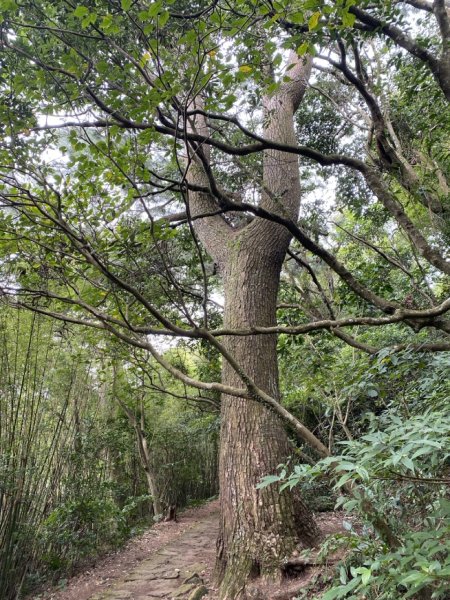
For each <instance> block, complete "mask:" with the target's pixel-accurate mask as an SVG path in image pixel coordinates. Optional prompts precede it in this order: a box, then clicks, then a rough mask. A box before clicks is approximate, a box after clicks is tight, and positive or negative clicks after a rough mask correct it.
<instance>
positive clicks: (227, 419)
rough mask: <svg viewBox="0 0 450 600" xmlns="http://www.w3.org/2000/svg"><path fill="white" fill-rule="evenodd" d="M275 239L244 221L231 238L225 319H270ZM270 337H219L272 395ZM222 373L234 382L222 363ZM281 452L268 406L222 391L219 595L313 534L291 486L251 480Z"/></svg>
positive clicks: (274, 376) (241, 593) (235, 322)
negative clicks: (285, 488) (261, 485)
mask: <svg viewBox="0 0 450 600" xmlns="http://www.w3.org/2000/svg"><path fill="white" fill-rule="evenodd" d="M280 233H281V232H280ZM255 234H256V236H257V237H256V236H255ZM279 241H280V240H279V238H277V236H274V235H272V236H271V239H270V240H264V239H261V238H260V236H259V232H258V231H257V228H255V227H254V228H252V227H247V228H246V229H244V230H243V231H242V232H241V234H240V235H238V236H237V237H236V239H235V240H234V241H233V242H232V243H231V248H230V250H229V257H228V261H227V262H228V264H227V269H226V272H225V274H224V280H225V281H224V282H225V316H224V319H225V323H224V324H225V327H232V328H241V327H251V326H254V325H261V326H270V325H274V324H275V323H276V301H277V293H278V284H279V275H280V271H281V264H282V261H283V258H284V251H283V246H284V244H279ZM280 246H281V248H280ZM276 343H277V340H276V336H252V337H246V338H239V337H230V338H229V339H227V341H226V345H227V349H228V350H229V351H231V353H232V354H233V356H234V358H235V359H236V360H237V361H238V363H239V365H240V366H241V367H242V368H243V369H244V370H245V372H246V373H247V374H248V375H249V376H250V377H251V378H252V379H253V380H254V381H255V382H257V384H258V386H259V387H260V388H262V389H263V390H264V391H266V392H267V393H269V394H270V395H271V396H273V397H274V398H278V397H279V386H278V365H277V355H276ZM223 381H224V383H226V384H227V385H235V386H241V385H242V382H241V381H240V380H239V376H238V375H237V374H236V373H235V372H234V371H233V370H232V369H231V368H230V367H229V365H227V364H225V365H224V368H223ZM288 455H289V443H288V438H287V435H286V432H285V429H284V426H283V424H282V422H281V421H280V419H279V417H278V416H277V415H276V414H274V413H273V412H272V411H270V410H269V409H267V408H265V407H264V406H263V405H262V404H261V403H258V402H253V401H249V400H244V399H242V398H235V397H232V396H224V397H223V398H222V428H221V440H220V466H219V481H220V502H221V533H220V537H219V540H218V557H217V575H218V578H219V580H221V598H222V599H223V600H225V599H227V600H228V599H229V600H231V599H233V600H234V599H235V598H240V597H245V584H246V582H247V581H248V580H249V579H251V578H252V577H256V576H258V575H262V576H268V577H270V578H274V577H276V576H277V574H279V573H280V572H281V571H280V567H281V566H282V563H283V560H284V559H285V558H287V557H288V556H289V555H290V553H291V552H292V550H293V549H294V546H295V545H296V544H297V543H298V542H299V540H300V541H302V542H303V543H304V544H305V545H311V544H312V543H313V542H314V541H315V540H316V539H317V528H316V525H315V523H314V520H313V518H312V515H311V513H310V511H309V510H308V509H307V507H306V506H305V505H304V504H303V502H302V500H301V498H300V496H299V495H298V494H296V493H293V492H288V491H285V492H283V493H281V494H280V493H279V491H278V488H277V486H269V487H267V488H264V489H262V490H258V489H257V488H256V485H257V483H258V482H259V481H260V479H261V478H262V477H263V476H265V475H268V474H271V473H275V472H276V471H277V466H278V465H279V464H280V463H283V462H285V461H286V458H287V457H288Z"/></svg>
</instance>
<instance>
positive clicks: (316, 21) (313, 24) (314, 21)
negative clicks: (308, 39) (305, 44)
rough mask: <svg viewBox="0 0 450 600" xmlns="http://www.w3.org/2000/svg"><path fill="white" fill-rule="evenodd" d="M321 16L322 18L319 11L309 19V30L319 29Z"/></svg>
mask: <svg viewBox="0 0 450 600" xmlns="http://www.w3.org/2000/svg"><path fill="white" fill-rule="evenodd" d="M320 16H321V13H320V12H319V11H317V12H315V13H313V14H312V15H311V16H310V17H309V21H308V28H309V30H310V31H311V30H312V29H315V28H316V27H317V25H318V24H319V19H320Z"/></svg>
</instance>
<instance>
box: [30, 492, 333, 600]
mask: <svg viewBox="0 0 450 600" xmlns="http://www.w3.org/2000/svg"><path fill="white" fill-rule="evenodd" d="M316 518H317V521H318V524H319V527H320V529H321V530H322V533H323V534H324V535H327V534H330V533H336V532H339V531H342V514H339V513H332V512H330V513H321V514H319V515H316ZM218 528H219V506H218V501H214V502H210V503H208V504H205V505H204V506H202V507H199V508H195V509H189V510H186V511H185V512H183V513H181V515H180V518H179V522H177V523H174V522H169V523H159V524H157V525H155V526H154V527H152V528H151V529H149V530H148V531H147V532H146V533H144V534H143V535H142V536H140V537H138V538H133V539H132V540H130V541H129V542H128V544H127V545H126V546H125V548H122V549H120V550H119V551H117V552H116V553H114V554H110V555H108V556H106V557H105V558H103V559H101V560H99V561H98V562H97V564H95V565H94V566H93V567H92V568H91V569H88V570H84V571H83V572H81V573H80V574H79V575H77V576H76V577H73V578H72V579H70V580H69V582H68V585H67V586H66V587H65V589H64V590H59V591H55V589H49V590H47V591H45V592H44V593H41V594H39V595H38V596H33V599H35V600H38V599H39V600H157V599H165V600H200V598H203V600H215V599H216V598H217V596H216V591H215V590H214V587H213V585H212V570H213V566H214V560H215V551H216V538H217V534H218ZM337 558H338V557H335V558H334V559H331V560H330V561H329V564H328V565H327V564H323V563H321V564H320V565H319V564H318V563H314V562H311V563H306V564H305V565H304V566H302V567H301V568H300V571H299V572H296V575H295V577H293V578H292V579H289V578H287V579H284V580H283V581H279V582H278V583H276V582H272V583H270V582H262V584H261V582H260V581H256V582H255V585H256V587H255V591H256V589H258V594H257V595H256V596H255V597H258V598H265V599H266V600H274V599H275V598H276V599H277V600H287V599H291V598H295V597H296V596H297V595H298V592H299V590H300V588H306V587H307V586H309V585H310V584H311V583H312V582H313V580H314V578H315V577H316V576H317V575H318V574H319V573H322V574H323V573H326V572H327V571H328V572H329V569H331V570H332V569H333V568H334V564H335V562H336V559H337ZM252 597H253V596H252Z"/></svg>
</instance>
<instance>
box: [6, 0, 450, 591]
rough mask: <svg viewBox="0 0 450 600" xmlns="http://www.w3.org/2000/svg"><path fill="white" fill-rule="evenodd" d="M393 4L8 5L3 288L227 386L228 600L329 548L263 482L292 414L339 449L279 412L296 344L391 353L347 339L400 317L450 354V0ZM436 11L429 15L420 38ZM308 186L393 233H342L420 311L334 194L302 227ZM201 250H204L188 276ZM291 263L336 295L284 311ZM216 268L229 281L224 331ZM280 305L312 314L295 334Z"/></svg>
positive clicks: (300, 507) (222, 556) (303, 296)
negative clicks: (189, 343) (283, 348)
mask: <svg viewBox="0 0 450 600" xmlns="http://www.w3.org/2000/svg"><path fill="white" fill-rule="evenodd" d="M168 4H169V3H168ZM378 4H379V6H378V5H373V4H371V3H369V2H366V1H361V2H344V1H342V2H326V1H323V0H312V1H311V0H305V1H303V0H299V1H298V2H297V3H292V2H277V3H272V2H270V1H269V2H248V1H244V0H242V1H236V2H233V3H231V4H229V3H226V2H224V3H222V2H217V1H214V2H212V3H210V4H207V3H203V2H199V3H198V4H196V5H195V7H192V6H189V7H186V6H184V4H183V3H182V2H174V3H170V4H169V6H170V8H167V6H166V5H165V4H164V3H163V2H161V1H157V2H152V3H150V4H149V3H146V2H141V1H139V0H137V1H135V2H132V1H131V0H122V1H121V2H104V1H102V0H90V1H89V2H88V1H86V2H85V4H83V5H79V4H75V3H71V2H66V1H64V2H63V1H61V2H56V3H55V2H46V1H45V0H35V1H24V2H23V3H17V4H16V2H14V0H5V1H4V2H2V3H1V4H0V7H1V8H2V11H3V24H2V37H1V43H2V50H3V53H2V61H3V66H4V69H3V73H2V78H1V80H0V83H1V93H2V105H1V110H2V114H3V115H4V119H3V122H4V124H3V135H4V137H3V141H2V179H3V188H2V192H1V193H2V199H3V203H4V206H5V207H6V209H7V210H5V212H4V213H3V216H2V219H3V225H2V230H3V231H4V232H5V235H4V242H5V246H4V252H3V261H4V265H5V271H6V267H7V266H8V265H10V270H9V272H8V275H9V278H10V279H9V281H7V280H6V275H5V277H4V280H3V289H4V293H5V295H8V296H10V297H11V298H12V300H13V302H14V303H15V304H16V306H19V307H25V308H30V309H32V310H35V311H39V312H43V313H45V314H49V315H52V316H54V317H55V318H59V319H65V320H69V321H71V322H74V323H83V324H87V325H89V326H91V327H96V328H99V329H105V330H107V331H110V332H112V333H114V334H115V335H116V336H118V337H119V338H120V339H122V340H125V341H127V342H128V343H130V344H132V345H134V346H137V347H140V348H143V349H145V350H146V351H148V352H149V353H150V354H151V356H152V357H153V358H154V359H155V360H157V361H158V362H159V363H160V364H161V365H162V366H163V367H164V368H166V369H167V370H168V371H169V372H170V373H171V374H172V375H174V376H176V377H178V378H179V379H181V380H182V381H183V382H184V383H185V384H187V385H190V386H193V387H196V388H197V389H200V390H207V391H211V390H213V391H216V392H220V393H221V394H222V433H221V449H220V462H221V465H220V483H221V506H222V522H221V534H220V539H219V545H218V576H219V578H220V580H221V583H222V585H221V595H222V597H223V598H238V597H240V596H243V595H244V594H245V584H246V582H247V580H248V579H249V578H251V577H254V576H256V575H258V574H262V575H268V576H274V575H275V574H276V573H279V572H280V570H282V566H283V562H284V561H285V559H287V558H288V557H289V554H290V552H291V550H292V549H293V547H294V545H295V544H296V543H297V542H298V541H301V542H302V543H304V544H311V543H313V542H314V541H315V540H316V539H317V536H318V533H317V529H316V527H315V525H314V522H313V520H312V517H311V515H310V514H309V512H308V509H307V507H306V506H304V504H303V503H302V501H301V499H300V498H299V497H298V496H295V495H288V494H287V493H286V492H285V493H284V494H279V493H278V492H277V491H276V490H275V489H272V488H265V489H262V490H258V489H257V488H256V484H257V482H258V481H259V479H260V478H261V476H263V475H264V474H267V473H269V472H272V471H273V470H274V469H275V468H276V467H277V465H278V464H279V463H281V462H283V461H284V460H285V459H286V457H287V455H288V454H289V447H288V439H287V436H286V433H285V431H284V427H283V424H282V421H281V419H282V418H284V419H285V420H286V421H288V422H289V423H290V424H291V425H293V426H294V428H295V430H296V431H297V433H298V434H299V435H300V436H301V437H302V438H303V440H304V441H306V442H307V443H309V444H310V445H311V446H312V447H313V448H314V449H315V450H316V451H317V452H318V453H319V454H321V455H326V454H327V452H328V450H327V448H326V447H325V445H324V444H323V442H322V441H321V440H320V439H318V437H316V436H314V435H313V433H312V432H310V431H309V430H307V429H306V428H305V427H304V426H303V425H302V424H301V423H300V422H298V420H296V419H295V418H294V417H293V416H292V415H291V414H290V413H289V412H288V411H286V409H285V408H284V407H283V405H282V403H281V402H280V393H279V383H278V371H277V356H276V352H277V334H279V333H285V334H288V335H298V334H302V333H306V332H309V331H314V330H325V331H331V332H332V333H333V334H334V335H336V336H337V337H339V338H341V339H342V340H344V341H345V342H346V343H349V344H351V345H353V346H355V347H357V348H360V349H363V350H364V351H366V352H369V353H375V352H377V350H378V348H376V347H373V346H369V345H367V343H364V341H363V340H361V339H357V338H356V337H355V336H354V335H352V334H349V333H348V331H346V330H345V329H346V328H349V327H353V326H374V327H376V326H384V325H394V324H402V325H403V326H406V328H409V330H410V333H408V334H407V335H406V337H405V340H406V341H405V342H404V343H407V344H409V345H412V347H420V348H421V349H422V350H423V349H425V350H430V351H431V350H439V349H448V348H449V343H448V338H446V336H447V335H448V333H449V331H450V325H449V322H448V321H447V320H446V319H445V317H444V315H445V313H446V311H447V310H448V309H449V307H450V303H449V301H448V300H446V297H445V290H446V287H445V286H446V285H447V284H446V283H444V279H443V275H442V274H448V273H449V272H450V265H449V262H448V261H447V260H446V256H445V252H444V253H443V252H442V250H441V247H440V246H442V244H444V243H445V242H446V240H447V241H448V234H449V231H448V212H449V204H448V171H447V169H448V154H447V153H446V150H445V126H446V114H447V115H448V112H447V113H446V111H447V110H448V108H447V104H446V99H445V97H446V95H448V73H447V71H448V37H449V16H448V7H447V3H446V2H444V1H443V0H442V1H435V2H433V3H431V2H427V1H426V0H424V1H423V2H422V1H420V2H418V1H414V2H382V3H378ZM417 15H419V16H421V17H422V19H423V23H422V24H419V25H415V26H413V25H412V22H413V20H414V18H415V16H417ZM386 40H388V41H389V44H390V47H387V46H386V43H385V42H386ZM311 57H314V58H313V59H312V58H311ZM394 65H395V66H396V67H397V68H398V74H397V76H396V80H395V81H393V82H390V81H388V80H387V79H386V77H385V72H386V69H389V68H393V66H394ZM311 68H313V75H312V76H310V70H311ZM308 81H309V83H308ZM308 86H309V87H310V90H309V92H308V96H306V98H305V99H304V100H303V102H302V98H303V96H304V93H305V90H306V89H307V87H308ZM415 89H420V90H421V91H422V93H421V95H419V96H418V98H417V99H416V102H417V103H418V107H417V109H416V110H411V107H410V102H411V99H412V97H413V93H414V90H415ZM430 98H432V99H433V103H434V104H433V107H432V109H430V108H428V107H425V105H426V104H427V103H429V101H430ZM420 103H423V105H422V109H421V108H420ZM430 119H433V120H437V122H438V123H440V124H441V128H440V129H439V130H438V131H434V130H432V131H430ZM315 126H316V127H315ZM427 127H428V128H427ZM324 131H326V132H327V135H324V133H323V132H324ZM300 136H301V137H302V138H303V139H302V140H301V141H302V142H306V143H303V144H300V143H299V137H300ZM430 141H431V143H429V142H430ZM299 156H300V157H303V159H304V166H301V165H300V166H299V162H298V157H299ZM327 169H328V170H327ZM311 171H314V173H315V176H314V178H311ZM301 172H302V173H303V176H304V178H305V179H307V180H308V183H309V184H311V181H313V183H314V185H315V186H316V187H320V189H321V193H322V194H323V195H324V196H330V195H336V197H337V199H338V200H339V202H341V203H345V204H346V206H347V209H348V210H352V211H353V212H354V213H357V212H358V211H359V214H360V215H364V216H365V218H366V219H369V220H371V222H372V224H377V226H378V227H379V229H381V230H383V231H384V233H385V234H390V235H391V238H392V240H393V243H392V247H391V248H388V249H386V247H385V242H384V241H383V242H380V239H381V238H382V236H378V237H377V236H376V235H374V234H373V231H374V228H373V227H372V228H369V229H366V230H365V231H363V232H361V231H359V230H358V228H357V227H356V226H355V227H354V228H353V231H347V230H346V234H347V235H349V236H351V237H352V239H353V240H357V241H358V243H359V244H361V245H362V246H363V247H364V248H365V251H366V250H367V248H369V249H370V252H372V253H374V254H375V255H376V256H377V258H379V257H381V259H382V260H383V261H384V262H385V263H386V264H387V265H388V266H389V269H391V270H392V269H394V270H396V271H399V272H400V273H401V276H402V277H403V279H404V280H406V281H408V282H410V284H411V290H412V292H413V293H412V296H411V294H406V296H399V295H398V294H397V293H396V291H395V290H393V289H392V287H391V288H390V289H389V288H388V287H387V286H386V285H383V284H385V281H384V279H385V278H384V277H383V276H382V277H379V276H378V275H377V274H373V273H366V272H365V271H364V260H359V261H358V260H357V259H356V260H355V259H354V258H353V259H352V258H349V257H348V256H345V253H344V254H343V253H342V251H340V244H339V241H338V240H337V242H336V243H335V242H334V240H332V239H329V238H328V236H327V232H326V231H325V232H323V231H322V229H323V227H322V225H324V226H325V227H328V224H326V219H325V215H326V213H327V211H328V210H329V206H328V204H329V202H322V206H321V207H320V208H319V210H316V211H315V212H314V211H313V212H314V214H312V215H311V214H308V211H307V210H305V211H303V214H302V215H301V219H300V220H299V207H300V197H301V190H300V173H301ZM330 174H332V175H333V176H334V180H332V184H328V185H325V184H324V183H322V184H321V183H320V182H321V181H322V182H323V180H324V179H325V178H326V177H328V176H329V175H330ZM308 210H309V209H308ZM133 214H134V217H133ZM144 217H145V218H146V220H144ZM310 217H311V218H310ZM177 232H178V233H177ZM393 232H395V234H396V235H397V234H398V235H403V236H404V237H405V238H406V242H405V240H402V245H401V247H402V248H404V246H405V244H406V246H407V247H408V250H407V252H406V254H405V253H403V254H402V253H400V252H398V247H397V246H396V245H395V240H394V237H395V236H394V233H393ZM188 238H189V239H190V240H191V242H189V241H188ZM292 239H294V240H295V245H292V247H291V249H289V245H290V243H291V240H292ZM192 244H193V246H192ZM192 247H194V248H195V249H196V252H197V254H196V257H197V258H196V260H195V261H189V264H188V265H184V264H183V257H182V256H181V253H182V252H183V250H186V251H189V252H192ZM402 252H403V251H402ZM286 253H288V255H289V260H290V261H291V263H290V264H292V262H295V264H296V265H297V268H301V269H303V270H304V272H305V273H308V276H309V277H310V279H311V282H312V285H313V288H314V293H315V294H316V296H317V299H313V300H311V293H310V292H309V291H306V292H305V288H304V287H303V288H302V287H300V288H299V286H298V278H297V275H296V273H295V272H294V273H293V271H292V268H289V269H287V271H286V273H287V279H289V280H290V281H291V282H293V284H294V285H293V288H292V289H293V290H294V292H295V293H296V294H297V300H298V301H300V303H299V302H297V304H293V303H285V305H284V306H283V304H280V303H279V298H278V292H279V281H280V273H281V272H282V267H283V262H284V260H285V257H286ZM211 273H215V274H217V275H218V276H219V278H220V279H221V280H222V285H223V292H222V293H223V297H224V311H223V326H222V327H220V328H218V327H217V326H216V327H215V326H214V321H215V319H216V314H215V313H214V311H213V312H212V311H211V307H213V306H214V304H215V302H217V298H216V299H214V298H211V290H210V283H209V282H210V281H211V280H212V281H214V280H215V279H214V277H215V275H211ZM430 282H432V283H433V290H432V291H430V289H429V287H430ZM402 289H409V288H407V287H406V288H404V287H403V288H402ZM436 290H440V291H439V293H438V294H436V293H435V292H436ZM297 292H298V293H297ZM294 295H295V294H294ZM162 298H164V299H162ZM343 304H345V308H342V306H343ZM283 309H285V310H291V309H294V310H298V309H300V311H301V312H300V313H296V314H297V317H292V316H291V314H290V313H285V315H286V314H287V316H286V317H285V318H286V320H288V324H287V325H279V324H278V320H277V310H283ZM292 318H295V319H296V321H295V322H294V323H292ZM422 330H425V331H426V332H427V333H426V334H425V335H424V334H423V332H422ZM396 331H397V330H396ZM151 335H160V336H172V337H182V338H193V339H197V340H201V342H202V343H204V344H209V345H210V346H211V347H212V348H213V350H214V351H216V352H219V353H220V354H221V355H222V359H223V372H222V380H221V381H220V382H219V381H213V382H211V381H200V380H194V379H193V378H192V377H190V376H188V375H186V374H185V373H183V370H182V369H180V368H177V366H176V365H174V364H172V363H171V362H170V360H167V358H164V356H163V355H162V354H161V353H160V352H158V350H157V348H156V347H155V345H154V344H153V343H152V338H150V337H149V336H151ZM393 344H396V346H395V349H399V348H400V347H401V344H398V343H397V338H396V337H395V336H394V338H393ZM367 510H368V512H369V513H370V512H371V509H370V506H369V505H368V507H367ZM371 516H372V520H373V522H374V524H375V526H376V527H377V528H378V530H379V533H380V535H383V536H384V537H385V538H386V540H387V542H388V543H392V544H395V539H394V538H393V537H392V536H391V535H390V534H389V530H388V528H386V527H385V525H383V523H382V519H381V518H380V516H379V515H373V514H372V515H371Z"/></svg>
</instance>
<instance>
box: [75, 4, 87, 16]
mask: <svg viewBox="0 0 450 600" xmlns="http://www.w3.org/2000/svg"><path fill="white" fill-rule="evenodd" d="M88 14H89V9H88V8H87V7H86V6H83V5H81V4H80V6H77V7H76V9H75V10H74V11H73V16H74V17H77V18H78V19H83V18H84V17H86V16H87V15H88Z"/></svg>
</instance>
